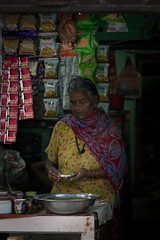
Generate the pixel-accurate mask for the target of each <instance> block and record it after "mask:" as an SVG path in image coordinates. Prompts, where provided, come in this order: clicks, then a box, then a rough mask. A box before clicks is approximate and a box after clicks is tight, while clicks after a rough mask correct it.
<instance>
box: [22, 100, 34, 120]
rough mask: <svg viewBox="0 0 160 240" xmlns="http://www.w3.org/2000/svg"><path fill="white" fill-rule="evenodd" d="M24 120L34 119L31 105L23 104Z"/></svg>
mask: <svg viewBox="0 0 160 240" xmlns="http://www.w3.org/2000/svg"><path fill="white" fill-rule="evenodd" d="M24 113H25V114H24V119H30V118H34V113H33V104H30V103H29V104H25V105H24Z"/></svg>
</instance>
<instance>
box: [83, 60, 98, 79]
mask: <svg viewBox="0 0 160 240" xmlns="http://www.w3.org/2000/svg"><path fill="white" fill-rule="evenodd" d="M96 67H97V63H96V62H91V63H88V64H85V63H81V62H80V64H79V68H80V70H81V75H82V77H87V78H89V79H91V80H93V79H94V73H95V70H96Z"/></svg>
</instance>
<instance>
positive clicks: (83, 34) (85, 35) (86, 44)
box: [75, 29, 92, 51]
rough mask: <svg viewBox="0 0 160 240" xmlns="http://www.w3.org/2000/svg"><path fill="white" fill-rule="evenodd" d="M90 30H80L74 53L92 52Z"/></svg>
mask: <svg viewBox="0 0 160 240" xmlns="http://www.w3.org/2000/svg"><path fill="white" fill-rule="evenodd" d="M91 43H92V30H88V29H80V30H79V31H78V41H77V43H76V46H75V51H82V50H83V51H92V44H91Z"/></svg>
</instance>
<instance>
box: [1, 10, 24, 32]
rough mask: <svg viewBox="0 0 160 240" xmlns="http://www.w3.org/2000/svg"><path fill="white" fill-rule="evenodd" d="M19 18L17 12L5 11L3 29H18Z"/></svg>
mask: <svg viewBox="0 0 160 240" xmlns="http://www.w3.org/2000/svg"><path fill="white" fill-rule="evenodd" d="M19 19H20V15H19V14H11V13H6V14H5V15H4V29H5V30H9V31H16V30H18V26H19Z"/></svg>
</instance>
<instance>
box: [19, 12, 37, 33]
mask: <svg viewBox="0 0 160 240" xmlns="http://www.w3.org/2000/svg"><path fill="white" fill-rule="evenodd" d="M19 28H20V30H37V19H36V16H35V15H34V14H22V15H21V18H20V26H19Z"/></svg>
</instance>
